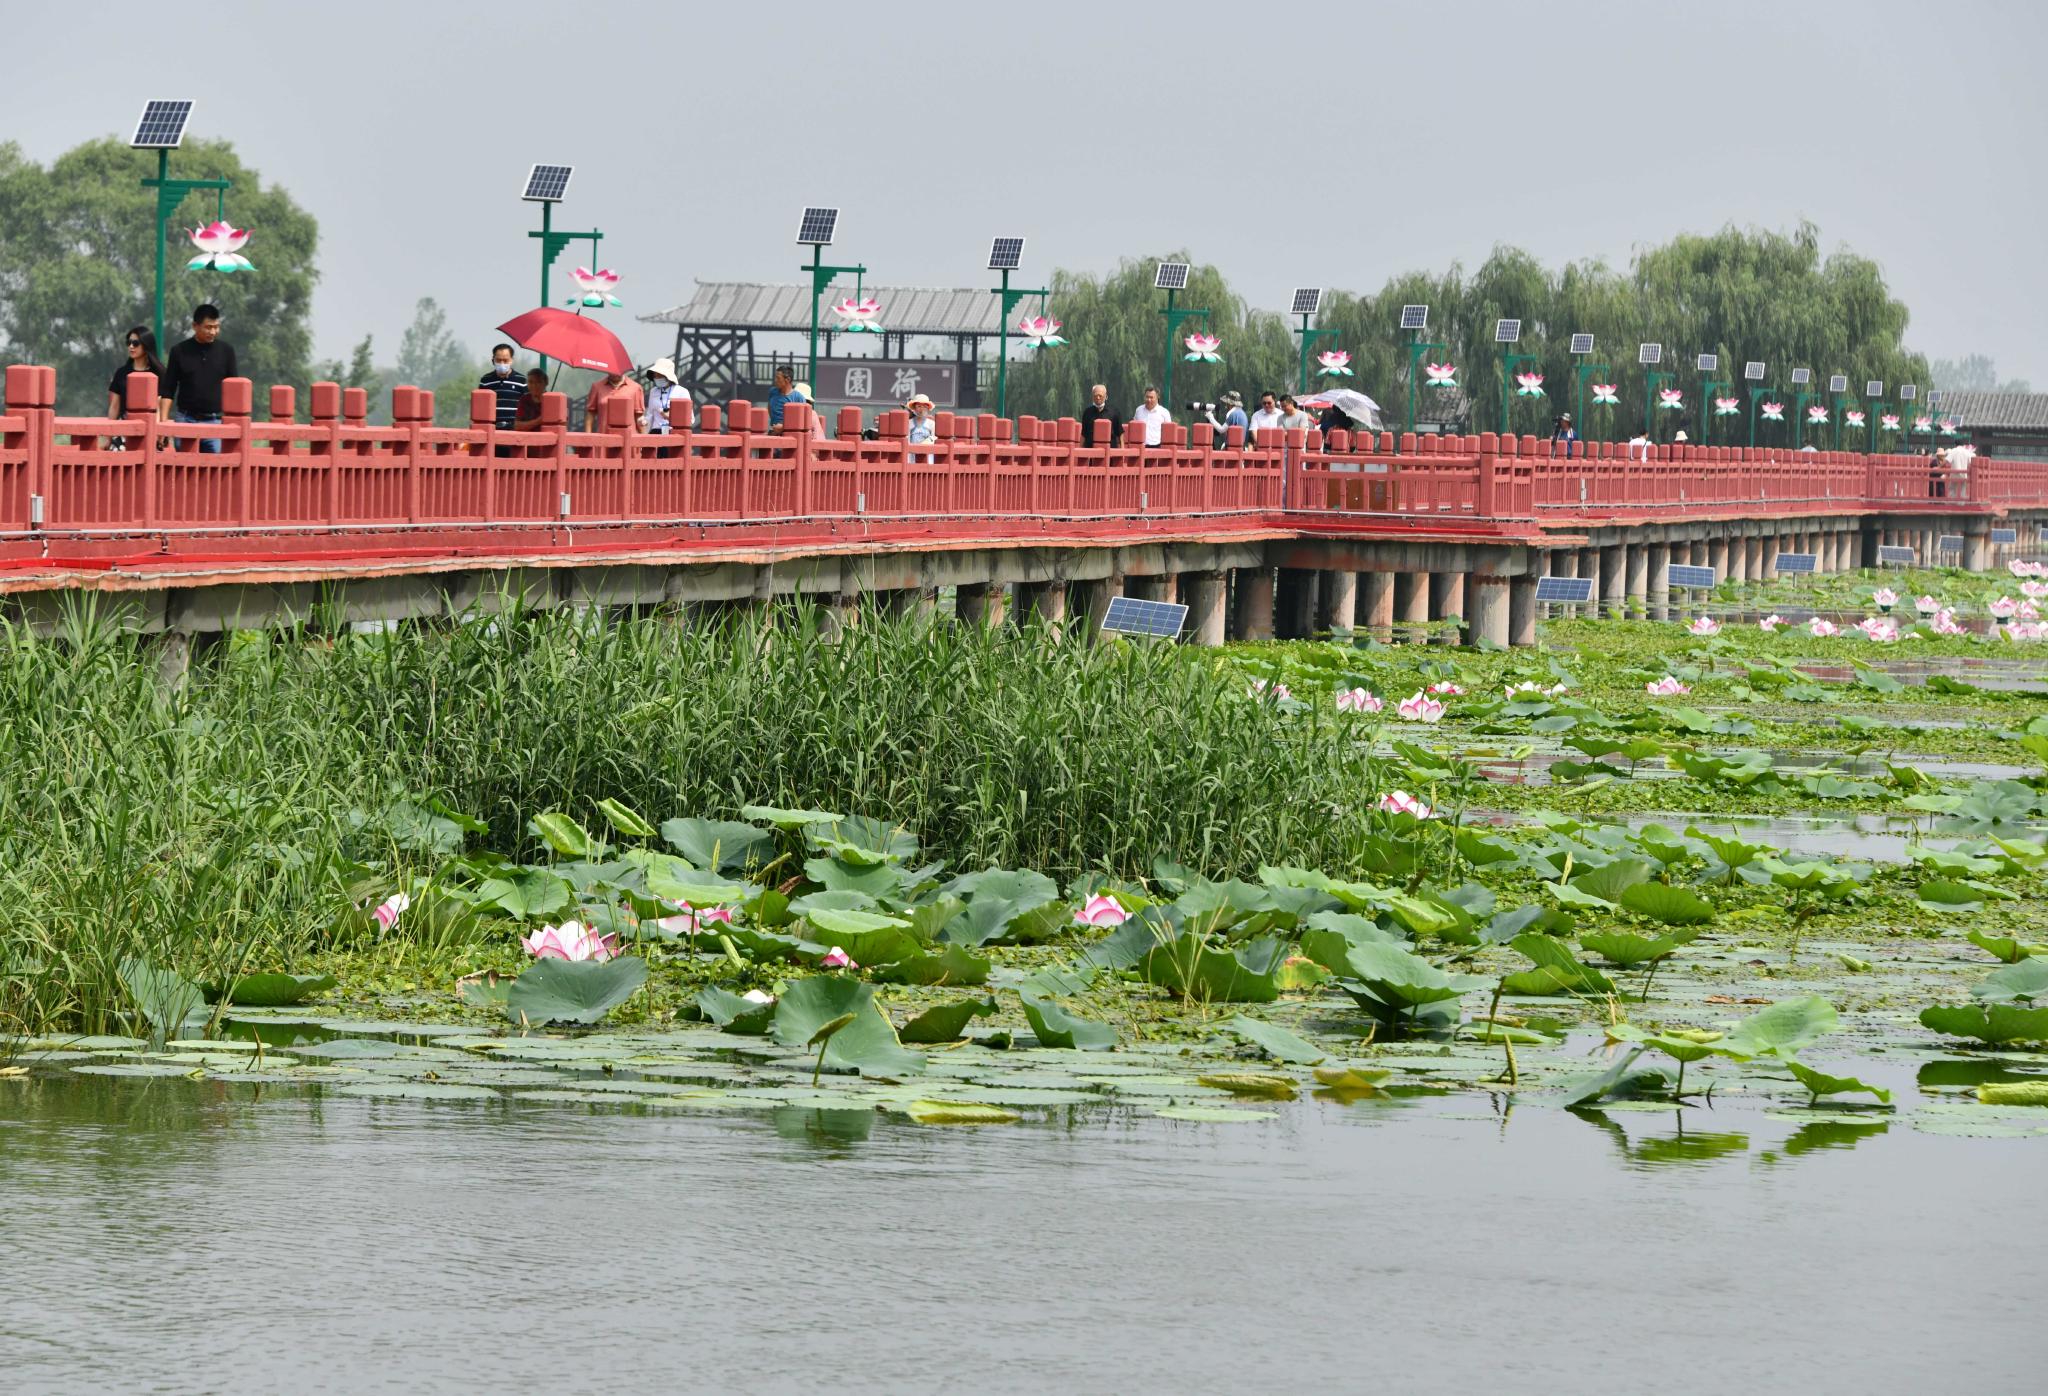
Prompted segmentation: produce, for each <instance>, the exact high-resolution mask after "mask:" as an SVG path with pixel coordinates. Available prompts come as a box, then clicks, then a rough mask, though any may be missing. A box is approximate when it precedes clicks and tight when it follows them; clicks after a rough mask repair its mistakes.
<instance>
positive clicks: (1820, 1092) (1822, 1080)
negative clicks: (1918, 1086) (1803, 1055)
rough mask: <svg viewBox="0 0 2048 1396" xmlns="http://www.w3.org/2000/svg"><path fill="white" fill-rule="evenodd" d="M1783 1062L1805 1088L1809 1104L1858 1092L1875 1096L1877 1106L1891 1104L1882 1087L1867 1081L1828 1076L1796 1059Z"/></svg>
mask: <svg viewBox="0 0 2048 1396" xmlns="http://www.w3.org/2000/svg"><path fill="white" fill-rule="evenodd" d="M1783 1060H1784V1063H1785V1069H1786V1070H1787V1071H1789V1072H1791V1073H1792V1075H1793V1077H1794V1079H1796V1080H1797V1081H1798V1082H1799V1084H1800V1085H1802V1086H1804V1087H1806V1094H1807V1099H1808V1102H1809V1103H1812V1102H1814V1101H1818V1100H1819V1099H1820V1098H1821V1097H1822V1096H1824V1095H1850V1094H1854V1093H1856V1092H1859V1091H1860V1092H1863V1093H1864V1094H1867V1095H1873V1096H1876V1097H1877V1100H1878V1103H1879V1104H1882V1105H1890V1104H1891V1103H1892V1093H1891V1092H1890V1091H1888V1090H1886V1089H1885V1088H1884V1087H1882V1086H1873V1085H1871V1084H1870V1083H1869V1082H1868V1081H1859V1080H1857V1079H1856V1078H1855V1077H1853V1076H1830V1075H1828V1074H1827V1073H1826V1072H1824V1071H1816V1070H1814V1069H1813V1068H1812V1067H1810V1066H1808V1065H1807V1064H1806V1063H1805V1062H1802V1061H1800V1060H1799V1059H1798V1058H1797V1057H1792V1056H1787V1057H1785V1058H1784V1059H1783Z"/></svg>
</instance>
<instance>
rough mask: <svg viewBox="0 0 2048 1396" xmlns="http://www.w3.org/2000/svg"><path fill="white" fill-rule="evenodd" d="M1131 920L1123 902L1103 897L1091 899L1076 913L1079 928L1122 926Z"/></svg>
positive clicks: (1075, 920) (1075, 921)
mask: <svg viewBox="0 0 2048 1396" xmlns="http://www.w3.org/2000/svg"><path fill="white" fill-rule="evenodd" d="M1130 919H1131V913H1129V912H1128V911H1125V910H1124V908H1123V903H1122V902H1119V901H1118V900H1117V899H1116V898H1115V897H1105V896H1101V895H1097V896H1093V897H1090V898H1089V899H1088V904H1087V905H1086V906H1084V907H1082V908H1081V909H1080V910H1079V911H1077V912H1075V913H1074V924H1075V925H1077V926H1102V927H1108V926H1121V925H1123V923H1124V922H1126V921H1128V920H1130Z"/></svg>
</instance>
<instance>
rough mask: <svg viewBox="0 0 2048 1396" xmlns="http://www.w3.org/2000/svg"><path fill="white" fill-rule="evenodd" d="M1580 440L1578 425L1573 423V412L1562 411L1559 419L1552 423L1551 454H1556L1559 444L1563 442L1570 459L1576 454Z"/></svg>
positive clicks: (1567, 456) (1566, 454)
mask: <svg viewBox="0 0 2048 1396" xmlns="http://www.w3.org/2000/svg"><path fill="white" fill-rule="evenodd" d="M1578 442H1579V431H1578V428H1577V427H1574V426H1573V425H1572V414H1571V413H1569V412H1560V413H1559V414H1558V417H1557V420H1556V421H1555V422H1553V423H1551V426H1550V454H1552V455H1553V456H1554V455H1556V454H1557V448H1558V445H1559V444H1560V443H1562V444H1563V446H1564V453H1565V456H1566V458H1567V459H1569V458H1570V457H1571V456H1572V455H1573V454H1575V452H1576V450H1577V447H1578Z"/></svg>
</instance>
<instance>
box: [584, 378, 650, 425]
mask: <svg viewBox="0 0 2048 1396" xmlns="http://www.w3.org/2000/svg"><path fill="white" fill-rule="evenodd" d="M615 397H622V398H625V399H626V400H627V401H628V402H630V403H632V404H633V417H632V420H633V430H635V431H645V430H647V396H646V394H644V393H642V392H641V391H640V385H639V384H638V383H635V382H634V381H633V380H632V379H630V378H628V377H627V376H626V375H625V374H623V373H608V374H606V375H605V376H604V377H602V378H600V379H598V380H597V381H596V382H595V383H592V384H591V385H590V396H588V397H586V398H585V399H584V400H583V429H584V430H585V431H603V430H604V405H605V403H606V402H608V401H609V400H610V399H612V398H615Z"/></svg>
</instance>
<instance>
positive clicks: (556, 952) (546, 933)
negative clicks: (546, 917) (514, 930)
mask: <svg viewBox="0 0 2048 1396" xmlns="http://www.w3.org/2000/svg"><path fill="white" fill-rule="evenodd" d="M519 943H520V945H521V946H523V947H525V949H526V952H527V953H528V954H529V955H532V956H533V957H534V958H535V959H538V960H609V959H611V958H612V956H614V955H616V954H618V953H619V938H618V937H617V936H615V935H600V934H598V932H597V931H596V929H595V928H593V927H590V926H586V925H584V924H583V923H582V922H581V921H564V922H563V923H562V924H561V925H559V926H542V927H541V928H540V929H539V930H538V931H535V932H534V933H533V934H532V935H529V936H524V937H522V938H521V939H520V942H519Z"/></svg>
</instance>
